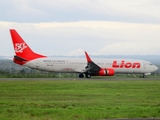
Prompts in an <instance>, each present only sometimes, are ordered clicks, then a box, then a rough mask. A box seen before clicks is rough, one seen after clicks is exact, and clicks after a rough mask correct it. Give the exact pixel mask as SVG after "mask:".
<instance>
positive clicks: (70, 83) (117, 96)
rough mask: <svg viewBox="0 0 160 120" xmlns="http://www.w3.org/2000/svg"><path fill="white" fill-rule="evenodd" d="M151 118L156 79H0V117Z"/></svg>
mask: <svg viewBox="0 0 160 120" xmlns="http://www.w3.org/2000/svg"><path fill="white" fill-rule="evenodd" d="M152 117H154V118H159V117H160V80H147V81H145V80H120V81H119V80H114V81H111V80H73V79H72V80H66V79H65V80H0V120H52V119H53V120H94V119H95V120H97V119H107V118H152Z"/></svg>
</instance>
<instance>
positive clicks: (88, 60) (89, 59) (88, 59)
mask: <svg viewBox="0 0 160 120" xmlns="http://www.w3.org/2000/svg"><path fill="white" fill-rule="evenodd" d="M85 55H86V59H87V62H92V60H91V58H90V57H89V55H88V53H87V52H86V51H85Z"/></svg>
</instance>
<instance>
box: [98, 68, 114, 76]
mask: <svg viewBox="0 0 160 120" xmlns="http://www.w3.org/2000/svg"><path fill="white" fill-rule="evenodd" d="M114 74H115V71H114V69H113V68H101V69H100V71H99V76H113V75H114Z"/></svg>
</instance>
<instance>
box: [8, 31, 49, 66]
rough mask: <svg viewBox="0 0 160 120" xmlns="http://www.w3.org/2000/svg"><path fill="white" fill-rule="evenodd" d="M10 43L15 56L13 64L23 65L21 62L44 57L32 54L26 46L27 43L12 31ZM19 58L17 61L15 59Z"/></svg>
mask: <svg viewBox="0 0 160 120" xmlns="http://www.w3.org/2000/svg"><path fill="white" fill-rule="evenodd" d="M10 33H11V37H12V42H13V47H14V51H15V53H16V56H15V58H14V62H16V63H18V64H23V63H21V62H27V61H30V60H33V59H36V58H43V57H46V56H43V55H40V54H37V53H34V52H33V51H32V50H31V49H30V47H29V46H28V45H27V43H26V42H25V41H24V40H23V39H22V38H21V36H20V35H19V34H18V33H17V32H16V30H14V29H10ZM17 58H19V59H17Z"/></svg>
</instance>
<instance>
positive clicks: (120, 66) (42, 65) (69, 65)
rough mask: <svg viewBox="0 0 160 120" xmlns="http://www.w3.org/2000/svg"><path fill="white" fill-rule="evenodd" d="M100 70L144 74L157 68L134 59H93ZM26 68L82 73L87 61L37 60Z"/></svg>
mask: <svg viewBox="0 0 160 120" xmlns="http://www.w3.org/2000/svg"><path fill="white" fill-rule="evenodd" d="M93 61H94V62H95V63H96V64H97V65H98V66H100V67H101V68H113V69H114V70H115V73H116V74H117V73H118V74H126V73H127V74H129V73H132V74H145V73H151V72H154V71H156V70H157V69H158V68H157V67H156V66H155V65H152V64H151V63H150V62H148V61H144V60H136V59H100V58H99V59H93ZM24 65H25V66H27V67H30V68H35V69H39V70H45V71H53V72H64V73H82V72H84V71H85V67H86V66H87V61H86V59H85V58H38V59H35V60H32V61H29V62H27V63H25V64H24Z"/></svg>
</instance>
